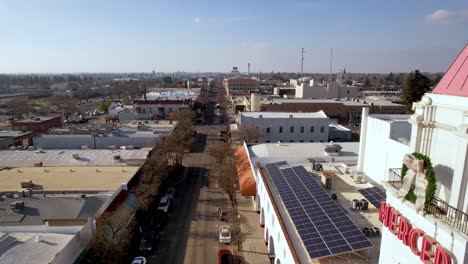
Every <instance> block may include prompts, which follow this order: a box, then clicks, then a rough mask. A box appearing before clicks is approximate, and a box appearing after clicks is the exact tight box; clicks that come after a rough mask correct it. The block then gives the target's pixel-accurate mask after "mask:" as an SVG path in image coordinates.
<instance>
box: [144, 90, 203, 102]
mask: <svg viewBox="0 0 468 264" xmlns="http://www.w3.org/2000/svg"><path fill="white" fill-rule="evenodd" d="M199 95H200V93H199V92H198V91H191V90H186V91H180V90H179V91H177V90H175V91H158V92H149V93H147V94H146V98H147V99H148V100H158V99H168V100H181V99H196V98H197V97H198V96H199Z"/></svg>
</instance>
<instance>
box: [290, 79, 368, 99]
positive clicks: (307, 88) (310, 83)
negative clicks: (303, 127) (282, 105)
mask: <svg viewBox="0 0 468 264" xmlns="http://www.w3.org/2000/svg"><path fill="white" fill-rule="evenodd" d="M289 82H290V84H291V85H292V86H295V87H296V95H295V98H303V99H311V98H317V99H325V98H357V96H358V92H359V88H357V87H354V86H344V85H340V84H338V83H337V82H331V83H327V84H320V85H319V84H317V83H316V82H315V81H314V79H312V78H308V77H304V78H302V79H299V80H295V79H291V80H290V81H289Z"/></svg>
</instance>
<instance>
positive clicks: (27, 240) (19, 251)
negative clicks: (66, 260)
mask: <svg viewBox="0 0 468 264" xmlns="http://www.w3.org/2000/svg"><path fill="white" fill-rule="evenodd" d="M73 237H74V235H68V234H54V233H0V262H1V263H4V264H29V263H52V262H53V260H54V259H55V257H56V256H57V255H58V254H59V253H60V252H61V251H62V249H63V248H64V247H65V246H66V245H67V244H68V243H69V242H70V241H71V240H72V239H73ZM36 238H40V239H36Z"/></svg>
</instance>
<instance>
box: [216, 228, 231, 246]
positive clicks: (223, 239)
mask: <svg viewBox="0 0 468 264" xmlns="http://www.w3.org/2000/svg"><path fill="white" fill-rule="evenodd" d="M219 243H225V244H229V243H231V229H230V228H229V226H220V227H219Z"/></svg>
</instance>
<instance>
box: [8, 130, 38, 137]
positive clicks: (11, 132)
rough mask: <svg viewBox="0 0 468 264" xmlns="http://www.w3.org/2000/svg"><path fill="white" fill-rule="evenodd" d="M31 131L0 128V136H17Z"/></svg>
mask: <svg viewBox="0 0 468 264" xmlns="http://www.w3.org/2000/svg"><path fill="white" fill-rule="evenodd" d="M31 133H32V132H30V131H21V130H0V138H17V137H21V136H25V135H28V134H31Z"/></svg>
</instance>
